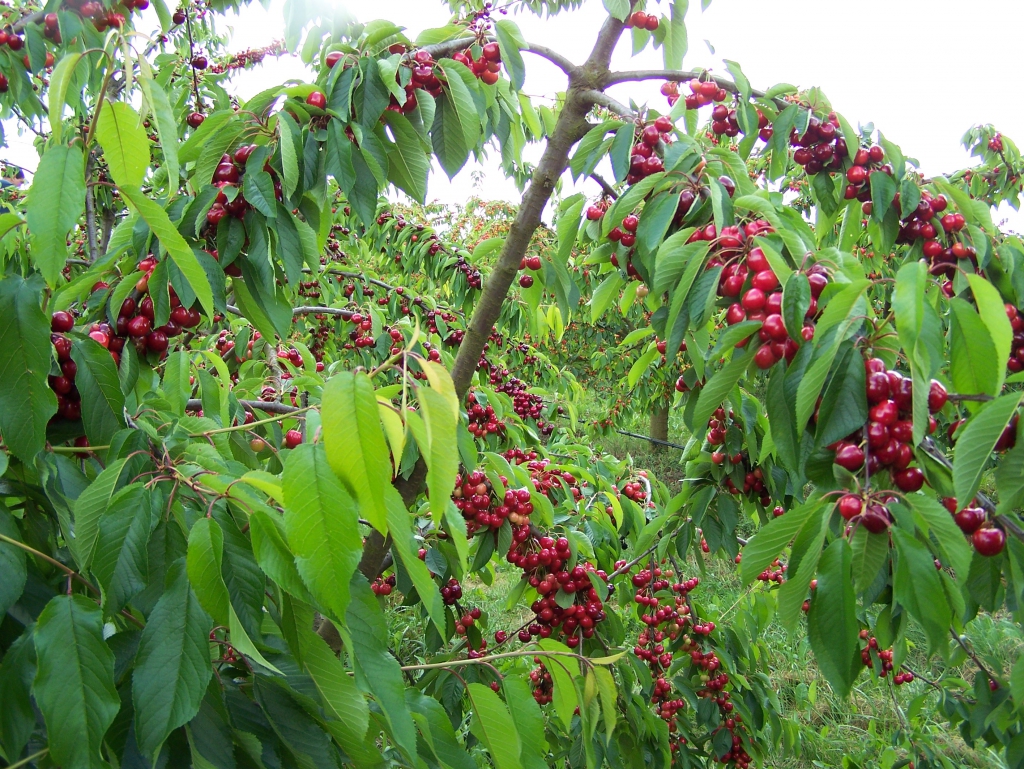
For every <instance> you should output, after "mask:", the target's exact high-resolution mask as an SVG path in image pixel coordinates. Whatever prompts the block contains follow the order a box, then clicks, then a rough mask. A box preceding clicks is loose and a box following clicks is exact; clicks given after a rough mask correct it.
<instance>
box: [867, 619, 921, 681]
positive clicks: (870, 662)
mask: <svg viewBox="0 0 1024 769" xmlns="http://www.w3.org/2000/svg"><path fill="white" fill-rule="evenodd" d="M860 640H862V641H864V642H865V643H864V646H863V647H862V648H861V650H860V661H861V662H862V663H863V664H864V667H866V668H873V667H874V666H875V663H874V659H873V658H872V653H874V655H875V656H877V657H878V662H879V676H880V677H881V678H886V677H887V676H888V675H889V673H891V672H892V670H893V664H892V649H879V648H878V639H877V638H875V637H874V636H873V635H871V634H870V633H868V631H867V630H861V631H860ZM913 680H914V674H913V673H910V672H905V673H897V674H896V675H895V676H893V679H892V682H893V683H894V684H896V685H897V686H902V685H903V684H909V683H910V682H911V681H913Z"/></svg>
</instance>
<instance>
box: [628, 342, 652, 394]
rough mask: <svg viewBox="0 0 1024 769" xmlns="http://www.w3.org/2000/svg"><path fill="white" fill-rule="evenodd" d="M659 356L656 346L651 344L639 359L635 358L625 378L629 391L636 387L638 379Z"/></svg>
mask: <svg viewBox="0 0 1024 769" xmlns="http://www.w3.org/2000/svg"><path fill="white" fill-rule="evenodd" d="M660 355H661V353H659V352H658V348H657V346H656V345H654V344H652V345H651V346H650V348H649V349H648V350H647V351H646V352H645V353H644V354H643V355H641V356H640V357H639V358H637V359H636V360H635V361H634V362H633V365H632V366H630V367H629V373H628V374H627V376H626V384H628V385H629V389H631V390H632V389H633V388H634V387H636V383H637V382H638V381H639V380H640V377H642V376H643V375H644V372H646V371H647V369H648V368H649V367H650V365H651V364H652V363H654V361H655V360H656V359H657V358H658V357H659V356H660Z"/></svg>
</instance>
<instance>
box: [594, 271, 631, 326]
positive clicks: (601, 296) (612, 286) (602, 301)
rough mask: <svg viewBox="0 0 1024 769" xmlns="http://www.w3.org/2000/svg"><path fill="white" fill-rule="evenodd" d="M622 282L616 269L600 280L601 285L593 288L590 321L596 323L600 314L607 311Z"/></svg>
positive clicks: (620, 275)
mask: <svg viewBox="0 0 1024 769" xmlns="http://www.w3.org/2000/svg"><path fill="white" fill-rule="evenodd" d="M623 283H625V281H624V280H623V278H622V274H621V273H620V272H619V271H618V270H616V271H615V272H613V273H611V274H610V275H609V276H608V277H607V278H605V279H604V280H603V281H601V285H599V286H598V287H597V288H595V289H594V292H593V293H592V294H591V295H590V322H591V323H597V321H598V320H600V318H601V316H603V315H604V314H605V313H606V312H607V311H608V308H609V307H611V305H612V302H614V301H615V297H617V296H618V295H619V291H620V289H621V288H622V285H623Z"/></svg>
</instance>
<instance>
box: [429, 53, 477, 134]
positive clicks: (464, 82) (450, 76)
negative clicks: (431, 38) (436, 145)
mask: <svg viewBox="0 0 1024 769" xmlns="http://www.w3.org/2000/svg"><path fill="white" fill-rule="evenodd" d="M436 66H438V67H440V68H441V71H442V72H444V75H445V83H444V91H445V93H447V94H448V96H449V97H450V98H451V105H452V106H453V107H454V108H455V109H454V114H455V116H456V118H457V122H458V125H459V127H460V128H461V130H462V136H463V139H464V141H465V143H466V147H467V148H470V149H472V148H473V147H475V146H476V144H477V141H478V140H479V138H480V132H481V130H482V126H481V121H480V110H479V109H478V108H477V104H476V99H474V98H473V92H474V91H479V89H480V85H479V82H478V81H477V79H476V77H475V76H474V75H473V73H472V72H471V71H470V70H469V69H467V68H466V67H465V66H464V65H462V64H459V63H458V62H457V61H453V60H452V59H441V60H440V61H438V62H437V65H436Z"/></svg>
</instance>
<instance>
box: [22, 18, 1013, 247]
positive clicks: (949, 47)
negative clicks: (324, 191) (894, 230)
mask: <svg viewBox="0 0 1024 769" xmlns="http://www.w3.org/2000/svg"><path fill="white" fill-rule="evenodd" d="M340 2H342V3H343V4H344V5H346V6H347V7H348V9H349V10H350V11H352V12H353V13H354V14H355V15H356V16H357V17H358V18H359V19H360V21H370V20H372V19H375V18H383V19H390V20H393V21H396V22H398V23H400V24H403V25H404V26H406V28H407V34H408V35H409V37H411V38H415V36H416V35H417V34H418V33H419V32H420V31H421V30H423V29H426V28H430V27H438V26H442V25H443V24H445V23H446V21H447V20H448V17H449V14H448V10H447V5H446V4H445V3H443V2H441V1H440V0H340ZM282 5H283V0H272V2H271V5H270V10H269V11H265V10H264V9H263V8H262V7H260V6H259V5H258V4H256V3H253V4H251V5H249V6H248V7H247V8H246V9H245V10H244V11H242V14H241V15H240V16H237V17H236V16H233V15H232V16H230V17H229V18H228V19H227V22H226V23H227V25H228V26H229V27H230V28H231V30H232V39H231V43H230V47H231V49H232V50H236V51H237V50H242V49H244V48H248V47H254V46H261V45H265V44H267V43H269V42H270V41H271V40H273V39H274V38H275V37H280V36H281V34H282V29H283V22H282V16H281V8H282ZM648 6H649V8H648V10H655V9H656V8H657V9H658V10H659V11H666V12H667V8H668V2H667V0H666V1H665V2H661V3H660V4H657V3H655V2H653V0H648ZM604 17H605V11H604V8H603V7H602V4H601V2H600V0H586V2H585V3H584V5H583V7H582V8H581V9H580V10H578V11H575V12H571V11H570V12H565V13H562V14H559V15H558V16H555V17H553V18H545V19H539V18H537V17H535V16H533V15H532V14H518V15H515V16H511V18H513V19H514V20H515V21H516V22H517V23H518V24H519V25H520V28H521V29H522V31H523V34H524V36H525V37H526V39H527V40H529V41H531V42H534V43H538V44H541V45H546V46H549V47H551V48H554V49H556V50H558V51H559V52H561V53H562V54H564V55H565V56H567V57H568V58H570V59H572V60H573V61H576V62H582V61H583V60H584V59H585V58H586V56H587V54H588V53H589V50H590V46H591V44H592V42H593V40H594V37H595V35H596V32H597V29H598V28H599V27H600V25H601V23H602V21H603V19H604ZM686 20H687V28H688V32H689V40H690V45H689V51H688V53H687V55H686V58H685V60H684V68H686V69H693V68H697V67H708V68H710V69H712V71H714V72H716V73H721V74H725V75H727V74H728V73H727V70H726V69H725V66H724V64H723V63H722V59H732V60H735V61H737V62H739V63H740V64H741V66H742V67H743V71H744V73H745V74H746V75H747V77H748V79H749V80H750V82H751V84H752V85H753V86H754V87H755V88H767V87H769V86H771V85H774V84H776V83H779V82H787V83H792V84H794V85H797V86H799V87H802V88H803V87H809V86H813V85H817V86H820V87H821V88H822V89H823V91H824V92H825V93H826V95H827V96H828V97H829V99H830V100H831V102H832V105H833V107H835V108H836V109H837V110H838V111H839V112H841V113H843V115H845V116H846V117H847V118H848V119H849V120H850V121H851V122H852V123H853V124H854V125H856V124H857V123H858V122H865V123H866V122H873V123H874V124H875V126H876V127H877V128H880V129H881V130H882V131H884V132H885V135H886V137H887V138H889V139H890V140H891V141H894V142H895V143H896V144H898V145H900V147H901V148H902V149H903V151H904V153H905V154H906V155H907V156H908V157H915V158H917V159H918V160H919V161H920V163H921V168H922V170H923V171H924V173H926V174H938V173H949V172H951V171H953V170H956V169H958V168H961V167H963V166H964V165H968V164H970V163H971V162H972V161H971V159H970V158H969V156H968V155H967V153H966V151H965V150H964V149H963V148H962V147H961V145H960V138H961V136H962V135H963V133H964V132H965V131H966V130H967V129H968V128H970V127H971V125H974V124H982V123H992V124H994V125H995V126H996V127H997V129H999V130H1000V131H1002V132H1003V133H1004V134H1006V135H1007V136H1010V137H1012V138H1014V139H1015V140H1016V141H1017V142H1018V144H1021V143H1024V103H1022V102H1021V100H1020V97H1019V94H1018V85H1019V78H1020V76H1021V75H1022V73H1024V68H1022V67H1021V64H1020V58H1019V57H1020V46H1019V40H1018V35H1019V33H1020V30H1021V29H1022V28H1024V5H1022V4H1021V2H1020V0H972V1H971V2H963V0H819V2H813V3H808V2H806V0H800V2H797V1H796V0H713V1H712V3H711V5H710V7H709V8H708V10H707V11H705V12H703V13H702V12H701V10H700V2H699V0H691V1H690V10H689V13H688V14H687V19H686ZM705 41H707V42H708V43H710V45H711V46H713V47H714V49H715V53H714V54H712V53H711V50H710V49H709V46H708V45H707V44H706V43H705ZM629 54H630V44H629V41H628V36H627V37H624V40H623V42H622V43H621V44H620V46H619V50H618V52H617V55H616V57H615V59H614V62H613V68H614V69H642V68H661V66H662V61H661V52H660V51H652V50H650V49H648V50H646V51H644V52H643V53H641V54H640V55H639V56H637V57H636V58H635V59H630V55H629ZM524 58H525V60H526V67H527V77H526V84H525V87H524V90H525V91H526V93H528V94H530V95H531V96H537V97H545V96H547V97H550V96H552V95H553V94H554V93H556V92H557V91H559V90H561V89H563V88H564V85H565V78H564V76H563V75H562V73H561V72H560V71H559V70H557V69H556V68H555V67H554V66H553V65H551V64H549V63H548V62H547V61H545V60H543V59H540V58H538V57H536V56H533V55H531V54H524ZM267 62H268V63H265V64H264V65H261V66H259V67H257V68H255V70H253V71H250V72H246V73H243V74H241V75H240V76H238V77H236V78H235V85H236V87H237V89H238V91H239V93H240V95H241V96H242V97H243V98H244V97H247V96H249V95H252V94H253V93H256V92H257V91H259V90H262V89H263V88H265V87H266V86H267V83H268V82H269V81H270V79H271V78H272V79H273V81H280V80H283V79H285V78H289V77H295V78H300V79H302V78H304V68H303V66H302V64H301V62H299V61H298V59H297V58H290V57H283V58H281V59H276V60H275V59H268V60H267ZM305 77H307V78H308V75H306V76H305ZM658 85H659V84H658V83H657V82H653V83H646V84H644V83H640V84H631V85H626V84H623V85H620V86H615V87H613V88H612V89H610V91H609V93H610V94H611V95H612V96H614V97H615V98H617V99H618V100H619V101H621V102H628V99H629V98H633V99H634V100H635V101H636V102H638V103H643V102H645V101H649V102H650V104H651V105H652V106H655V107H656V108H658V109H661V110H667V105H666V102H665V99H664V97H663V96H661V95H660V94H659V93H658V90H657V89H658ZM5 127H6V128H7V129H8V142H9V143H11V144H13V145H15V146H13V147H11V148H10V150H9V151H8V152H7V157H9V158H10V159H11V160H13V161H14V162H22V163H23V164H24V165H26V166H27V167H34V166H35V162H34V155H35V153H34V150H33V149H32V148H31V142H30V141H29V138H30V137H29V136H24V137H17V136H14V135H13V134H14V131H12V130H11V128H13V126H11V125H10V123H8V124H7V125H6V126H5ZM539 153H540V148H539V147H538V148H534V151H532V153H531V159H536V158H537V157H539ZM474 169H477V170H480V167H479V166H476V165H474V164H473V163H469V164H467V167H466V168H465V169H464V170H463V171H462V173H460V174H459V175H458V176H457V177H456V178H455V180H454V181H453V182H449V181H448V179H447V177H446V176H445V175H444V174H443V173H442V172H440V171H439V170H438V171H437V172H436V173H434V174H433V175H432V176H431V179H430V186H429V192H428V196H429V197H430V198H432V199H439V200H442V201H445V202H458V201H461V200H465V199H466V198H467V197H468V196H469V195H471V194H473V193H474V192H477V193H479V194H482V195H484V196H486V197H489V198H492V199H495V198H505V199H508V200H513V201H514V200H517V199H518V192H517V191H516V189H515V187H514V185H512V184H511V183H510V182H507V181H506V180H505V179H504V178H503V176H502V174H501V171H500V169H499V166H498V165H497V163H488V164H485V165H484V166H483V168H482V170H483V172H484V175H485V179H486V181H485V182H484V183H483V185H482V186H479V185H478V186H477V187H474V181H473V179H472V178H471V177H472V172H473V170H474ZM584 189H585V190H587V191H588V192H589V193H595V192H596V190H597V188H596V185H594V184H593V183H592V182H589V183H588V185H587V186H585V187H584ZM1001 215H1005V216H1006V218H1007V219H1008V220H1009V222H1008V223H1009V224H1010V226H1011V227H1012V228H1013V229H1015V230H1017V231H1021V230H1024V216H1022V215H1021V214H1018V213H1017V212H1014V211H1012V210H1010V209H1007V210H1006V212H1005V214H1003V212H1001ZM997 221H998V217H997Z"/></svg>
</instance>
